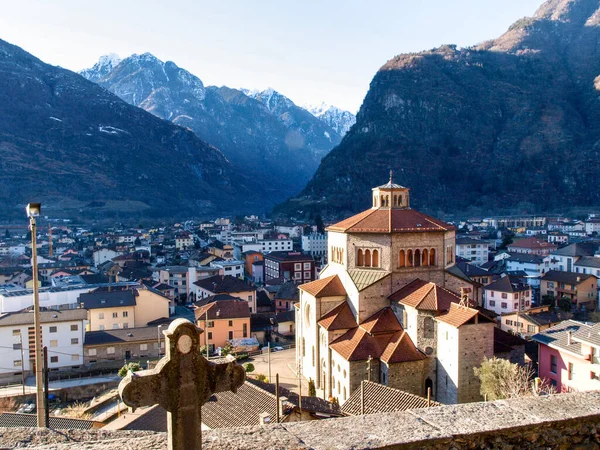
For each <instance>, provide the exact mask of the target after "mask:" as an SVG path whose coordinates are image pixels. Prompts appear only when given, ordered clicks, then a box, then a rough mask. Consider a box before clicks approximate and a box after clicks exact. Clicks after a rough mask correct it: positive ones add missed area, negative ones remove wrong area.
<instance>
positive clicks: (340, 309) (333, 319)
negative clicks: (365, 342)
mask: <svg viewBox="0 0 600 450" xmlns="http://www.w3.org/2000/svg"><path fill="white" fill-rule="evenodd" d="M319 325H321V326H322V327H323V328H325V329H326V330H328V331H333V330H347V329H350V328H356V327H357V326H358V325H357V323H356V319H355V318H354V314H352V310H351V309H350V305H348V302H346V301H344V302H342V303H340V304H339V305H338V306H336V307H335V308H333V309H332V310H331V311H329V312H328V313H327V314H325V315H324V316H323V317H321V320H319Z"/></svg>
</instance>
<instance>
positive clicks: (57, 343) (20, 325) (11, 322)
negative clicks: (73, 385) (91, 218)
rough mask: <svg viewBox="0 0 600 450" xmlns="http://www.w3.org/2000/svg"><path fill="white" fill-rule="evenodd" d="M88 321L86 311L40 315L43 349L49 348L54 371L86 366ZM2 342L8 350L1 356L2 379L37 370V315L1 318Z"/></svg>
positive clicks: (15, 314)
mask: <svg viewBox="0 0 600 450" xmlns="http://www.w3.org/2000/svg"><path fill="white" fill-rule="evenodd" d="M86 317H87V311H86V310H85V309H71V310H64V311H42V312H41V313H40V319H41V323H42V346H46V347H48V367H49V368H50V370H56V369H61V368H69V367H77V366H80V365H81V364H83V363H84V360H83V341H84V338H85V325H86ZM0 340H1V342H3V346H4V347H5V349H4V350H3V351H2V353H1V355H0V376H9V375H20V374H21V371H22V370H24V371H25V372H30V371H32V370H33V367H34V364H33V361H34V358H35V339H34V327H33V312H31V311H28V312H22V313H10V314H5V315H3V316H1V317H0ZM21 346H22V348H23V353H22V354H21Z"/></svg>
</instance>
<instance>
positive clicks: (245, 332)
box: [242, 323, 248, 338]
mask: <svg viewBox="0 0 600 450" xmlns="http://www.w3.org/2000/svg"><path fill="white" fill-rule="evenodd" d="M242 337H245V338H246V337H248V324H247V323H245V324H243V325H242Z"/></svg>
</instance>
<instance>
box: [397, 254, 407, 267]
mask: <svg viewBox="0 0 600 450" xmlns="http://www.w3.org/2000/svg"><path fill="white" fill-rule="evenodd" d="M405 259H406V252H405V251H404V250H400V253H398V267H404V266H405V265H406V261H405Z"/></svg>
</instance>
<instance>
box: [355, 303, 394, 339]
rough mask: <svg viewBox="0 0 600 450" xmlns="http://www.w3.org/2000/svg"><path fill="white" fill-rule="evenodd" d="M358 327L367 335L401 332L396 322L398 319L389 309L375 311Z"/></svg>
mask: <svg viewBox="0 0 600 450" xmlns="http://www.w3.org/2000/svg"><path fill="white" fill-rule="evenodd" d="M360 326H361V328H364V329H365V331H366V332H367V333H369V334H378V333H390V332H394V331H402V325H400V322H398V319H397V318H396V315H395V314H394V311H392V309H391V308H383V309H381V310H379V311H377V312H376V313H375V314H373V315H372V316H371V317H369V318H368V319H366V320H365V321H364V322H363V323H361V324H360Z"/></svg>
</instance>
